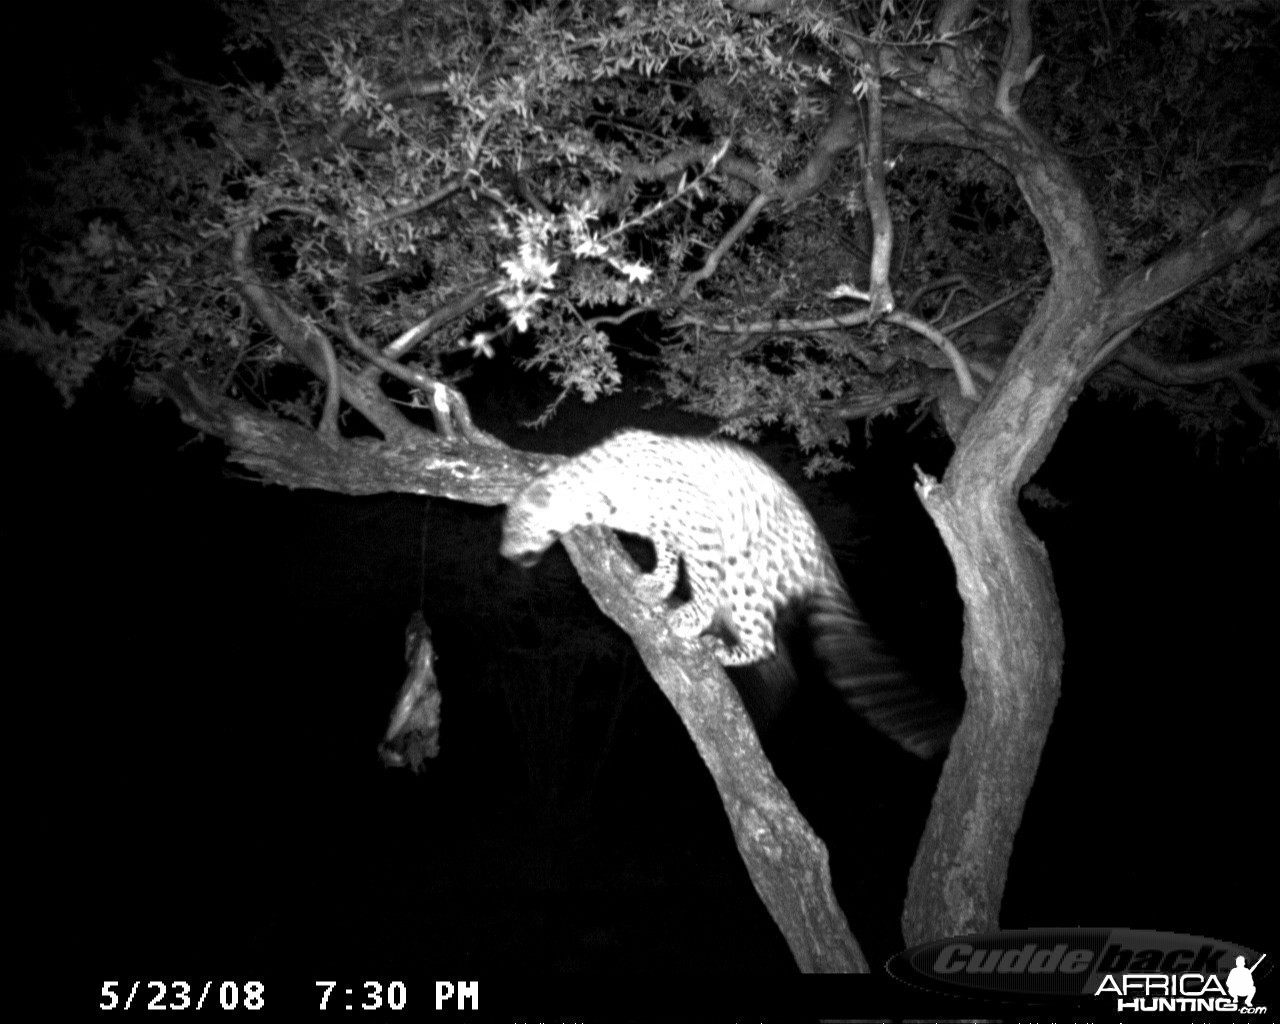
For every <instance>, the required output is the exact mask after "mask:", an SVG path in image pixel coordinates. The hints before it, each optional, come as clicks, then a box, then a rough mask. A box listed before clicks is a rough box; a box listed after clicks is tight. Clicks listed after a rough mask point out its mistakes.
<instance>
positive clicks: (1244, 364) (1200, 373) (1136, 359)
mask: <svg viewBox="0 0 1280 1024" xmlns="http://www.w3.org/2000/svg"><path fill="white" fill-rule="evenodd" d="M1116 362H1118V363H1122V364H1123V365H1125V366H1127V367H1128V368H1129V369H1130V370H1133V371H1134V372H1135V373H1140V374H1142V376H1144V377H1146V378H1147V380H1150V381H1155V383H1157V384H1168V385H1171V386H1178V385H1186V384H1205V383H1207V382H1209V381H1214V380H1230V379H1231V378H1233V377H1235V375H1236V374H1238V373H1239V372H1240V371H1241V370H1244V369H1247V368H1248V367H1250V366H1261V365H1263V364H1265V363H1280V346H1270V347H1267V348H1262V347H1254V348H1247V349H1244V350H1242V351H1240V352H1224V353H1222V354H1221V355H1217V356H1213V357H1211V358H1209V359H1197V360H1195V361H1193V362H1186V363H1169V362H1165V361H1164V360H1162V359H1157V358H1156V357H1155V356H1153V355H1151V354H1150V353H1147V352H1143V351H1142V350H1141V349H1139V348H1136V347H1134V346H1133V345H1126V346H1124V347H1123V348H1121V349H1120V351H1119V352H1118V353H1117V354H1116Z"/></svg>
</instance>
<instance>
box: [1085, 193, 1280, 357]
mask: <svg viewBox="0 0 1280 1024" xmlns="http://www.w3.org/2000/svg"><path fill="white" fill-rule="evenodd" d="M1278 227H1280V174H1277V175H1273V176H1272V177H1270V178H1268V179H1267V180H1266V181H1265V182H1264V183H1263V184H1262V185H1260V186H1259V187H1258V188H1256V189H1254V191H1253V192H1251V193H1250V194H1249V195H1247V196H1245V197H1244V198H1243V199H1241V200H1240V201H1239V202H1238V203H1236V204H1235V205H1234V206H1233V207H1231V209H1229V210H1228V211H1227V212H1226V213H1224V214H1223V215H1222V216H1221V217H1219V218H1218V219H1217V220H1216V221H1214V223H1212V224H1211V225H1209V226H1208V227H1207V228H1205V229H1204V230H1203V231H1201V232H1200V234H1198V235H1197V236H1196V237H1195V238H1194V239H1192V240H1191V241H1189V242H1187V243H1186V244H1184V245H1182V246H1180V247H1179V248H1177V249H1176V250H1174V251H1173V252H1171V253H1169V254H1168V255H1167V256H1163V257H1161V258H1160V259H1159V260H1157V261H1156V262H1155V263H1153V264H1151V265H1150V266H1148V267H1143V268H1140V269H1138V270H1135V271H1134V272H1133V273H1131V274H1129V275H1128V276H1127V277H1125V278H1124V279H1123V280H1121V281H1120V282H1119V283H1118V284H1116V286H1115V287H1114V288H1112V289H1111V291H1110V293H1109V294H1108V296H1107V299H1106V305H1105V310H1104V316H1105V318H1106V319H1105V326H1106V328H1107V329H1108V332H1109V333H1110V334H1113V335H1114V334H1118V333H1119V332H1121V331H1123V330H1124V329H1126V328H1129V327H1132V326H1134V325H1136V324H1139V323H1141V322H1142V321H1143V320H1145V319H1146V318H1147V317H1148V316H1150V315H1151V314H1152V313H1153V312H1154V311H1155V310H1157V309H1159V308H1160V307H1161V306H1163V305H1164V304H1165V303H1167V302H1170V301H1172V300H1173V299H1175V298H1177V297H1178V296H1179V295H1181V294H1182V293H1183V292H1184V291H1186V290H1187V289H1188V288H1191V287H1192V286H1193V285H1196V284H1199V283H1200V282H1201V281H1203V280H1205V279H1206V278H1208V277H1211V276H1213V275H1214V274H1216V273H1217V272H1218V271H1219V270H1221V269H1222V268H1223V267H1225V266H1226V265H1227V264H1229V263H1231V262H1232V261H1233V260H1235V259H1238V258H1239V256H1240V254H1241V253H1243V252H1244V251H1245V250H1247V249H1249V248H1251V247H1252V246H1254V245H1256V244H1257V243H1258V242H1260V241H1262V239H1264V238H1265V237H1266V236H1267V235H1269V234H1270V233H1271V232H1273V231H1275V230H1276V229H1277V228H1278ZM1117 347H1118V345H1117V344H1116V343H1115V341H1111V342H1109V343H1108V344H1107V345H1106V347H1105V348H1102V349H1101V350H1100V351H1099V352H1098V353H1096V354H1095V355H1094V357H1093V359H1092V361H1091V362H1090V364H1089V370H1090V372H1092V371H1093V370H1096V369H1097V368H1098V367H1099V366H1101V365H1102V364H1103V363H1105V362H1106V361H1107V359H1109V358H1110V357H1111V355H1112V354H1113V353H1114V352H1115V350H1116V348H1117Z"/></svg>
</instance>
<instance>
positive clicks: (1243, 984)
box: [1227, 953, 1267, 1009]
mask: <svg viewBox="0 0 1280 1024" xmlns="http://www.w3.org/2000/svg"><path fill="white" fill-rule="evenodd" d="M1266 958H1267V954H1266V953H1263V954H1262V956H1260V957H1258V964H1260V963H1262V961H1263V960H1265V959H1266ZM1258 964H1254V965H1253V966H1252V967H1246V966H1245V965H1244V957H1242V956H1238V957H1236V965H1235V966H1234V967H1233V968H1231V973H1230V974H1228V975H1227V994H1228V995H1230V996H1231V998H1232V999H1235V1000H1237V1001H1238V1000H1241V999H1243V1000H1244V1005H1245V1006H1247V1007H1249V1008H1250V1009H1252V1008H1253V996H1254V993H1255V992H1257V991H1258V989H1257V987H1256V986H1255V985H1254V983H1253V972H1254V971H1256V970H1257V969H1258ZM1259 1009H1263V1007H1259Z"/></svg>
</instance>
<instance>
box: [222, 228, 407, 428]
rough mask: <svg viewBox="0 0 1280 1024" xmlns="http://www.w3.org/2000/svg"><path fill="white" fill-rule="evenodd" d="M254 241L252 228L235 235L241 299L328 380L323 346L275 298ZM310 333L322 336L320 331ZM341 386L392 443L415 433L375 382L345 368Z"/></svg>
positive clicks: (288, 347)
mask: <svg viewBox="0 0 1280 1024" xmlns="http://www.w3.org/2000/svg"><path fill="white" fill-rule="evenodd" d="M252 240H253V232H252V230H251V229H250V228H249V227H248V226H241V227H239V228H237V229H236V230H235V231H234V233H233V234H232V242H231V265H232V268H233V270H234V272H235V280H236V286H237V288H238V289H239V290H240V294H241V296H243V298H244V300H245V302H246V303H247V304H248V305H249V308H250V309H252V310H253V311H254V313H255V314H257V316H258V319H259V320H261V321H262V322H263V323H264V324H266V326H267V327H268V328H269V329H270V331H271V332H272V333H273V334H274V335H275V336H276V338H277V339H279V341H280V343H281V344H282V345H283V346H284V347H285V349H286V350H288V352H289V353H290V354H291V355H293V356H294V357H295V358H296V359H297V360H298V361H299V362H300V363H302V365H303V366H305V367H307V368H308V369H309V370H310V371H311V372H312V373H314V374H315V375H316V376H317V377H318V378H320V379H321V380H326V379H327V378H328V376H329V374H328V368H327V366H326V364H325V356H324V352H323V350H322V349H321V347H320V345H319V344H318V343H313V341H312V340H311V338H310V336H309V329H308V327H307V326H306V324H305V323H304V322H303V320H302V318H301V317H300V316H298V314H297V313H295V312H294V311H293V310H291V309H290V308H289V307H288V306H287V305H286V304H285V303H284V302H283V301H282V300H281V299H279V298H277V297H276V296H275V295H274V294H272V292H271V290H270V289H269V288H268V287H267V286H266V284H264V283H263V281H262V278H261V277H259V276H258V272H257V271H256V270H255V269H254V267H253V260H252V257H251V255H250V251H249V250H250V247H251V243H252ZM310 330H312V331H317V332H318V329H317V328H310ZM338 382H339V386H340V389H341V394H342V397H343V398H345V399H346V400H347V401H348V402H350V403H351V405H352V406H353V407H354V408H355V409H357V410H358V411H359V412H360V413H361V415H363V416H364V417H365V418H366V419H367V420H368V421H369V422H370V423H372V424H373V425H374V426H375V427H377V428H378V429H379V430H380V431H382V433H383V435H384V436H386V437H387V438H388V439H390V438H395V437H400V436H402V435H403V434H405V433H406V432H408V431H411V430H413V429H414V427H413V424H411V423H410V422H409V421H408V420H407V419H405V418H404V416H403V415H402V414H401V412H400V410H399V409H397V408H396V407H395V406H394V405H392V404H391V402H390V400H389V399H388V398H387V396H386V395H384V394H383V393H382V392H381V391H379V390H378V389H377V388H376V387H375V386H374V385H373V383H372V382H365V381H364V380H362V379H361V378H359V377H353V376H352V375H351V374H349V373H347V371H346V370H344V369H342V367H338Z"/></svg>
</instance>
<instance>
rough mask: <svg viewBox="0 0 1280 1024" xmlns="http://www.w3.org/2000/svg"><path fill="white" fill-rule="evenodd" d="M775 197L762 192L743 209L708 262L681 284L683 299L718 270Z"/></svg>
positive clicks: (712, 251) (708, 258)
mask: <svg viewBox="0 0 1280 1024" xmlns="http://www.w3.org/2000/svg"><path fill="white" fill-rule="evenodd" d="M773 198H774V197H773V196H771V195H769V194H768V193H767V192H761V193H759V194H758V195H757V196H756V197H755V198H754V199H753V200H751V202H750V204H749V205H748V206H747V208H746V210H744V211H743V213H742V216H741V217H739V218H738V220H737V222H736V223H735V224H734V225H733V227H731V228H730V229H729V230H728V231H726V232H725V235H724V237H723V238H722V239H720V244H719V245H717V246H716V247H715V248H714V249H712V250H711V255H710V256H708V257H707V261H706V263H704V264H703V265H702V266H701V267H699V268H698V269H697V270H695V271H694V272H693V273H692V274H690V275H689V276H688V277H687V278H686V279H685V282H684V284H682V285H681V286H680V298H681V299H687V298H688V297H689V296H690V295H692V294H693V290H694V289H695V288H696V287H698V285H699V284H700V283H701V282H703V281H705V280H706V279H707V278H708V277H710V276H711V275H712V274H714V273H715V272H716V268H717V267H719V266H720V261H721V260H722V259H724V255H725V253H727V252H728V251H729V250H730V249H731V248H733V245H734V243H735V242H737V241H738V239H739V238H741V237H742V236H743V235H744V234H745V233H746V230H747V228H749V227H751V224H752V222H753V221H754V220H755V219H756V218H757V217H758V216H760V211H761V210H763V209H764V208H765V207H766V206H768V205H769V204H770V203H771V202H773Z"/></svg>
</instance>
